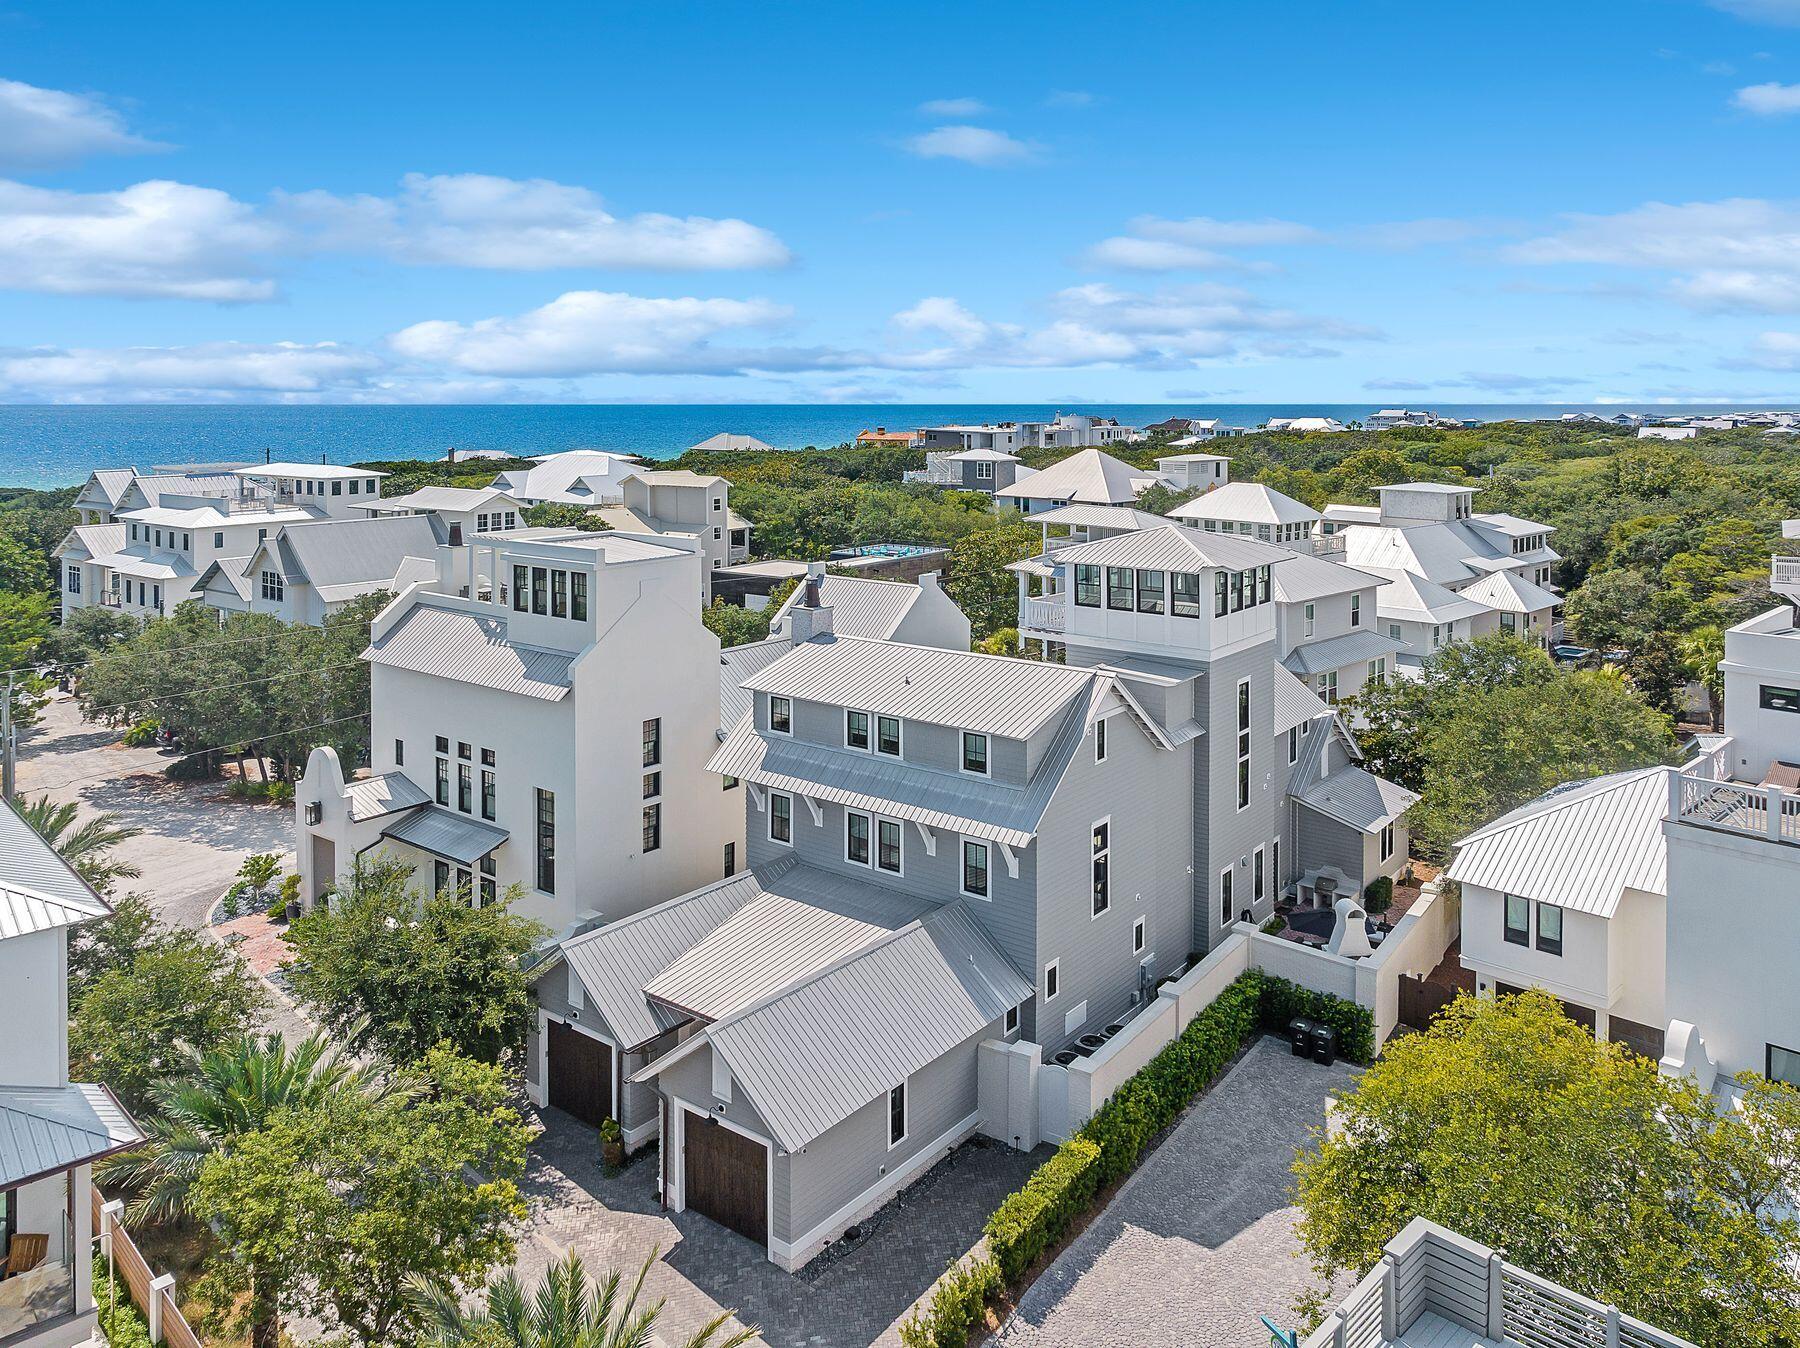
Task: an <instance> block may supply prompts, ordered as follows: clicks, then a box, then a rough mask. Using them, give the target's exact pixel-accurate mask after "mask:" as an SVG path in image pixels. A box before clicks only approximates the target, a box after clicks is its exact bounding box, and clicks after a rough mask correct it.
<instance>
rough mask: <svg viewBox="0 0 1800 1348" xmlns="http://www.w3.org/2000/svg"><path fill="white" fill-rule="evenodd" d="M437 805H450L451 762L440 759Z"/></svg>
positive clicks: (438, 765)
mask: <svg viewBox="0 0 1800 1348" xmlns="http://www.w3.org/2000/svg"><path fill="white" fill-rule="evenodd" d="M437 803H438V804H439V805H448V804H449V803H450V760H449V759H447V758H440V759H438V761H437Z"/></svg>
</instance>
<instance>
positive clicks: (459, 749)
mask: <svg viewBox="0 0 1800 1348" xmlns="http://www.w3.org/2000/svg"><path fill="white" fill-rule="evenodd" d="M474 752H475V748H474V746H473V745H471V744H470V743H469V742H468V741H467V740H458V741H457V742H456V756H457V757H458V758H467V757H469V756H470V755H471V754H473V753H474Z"/></svg>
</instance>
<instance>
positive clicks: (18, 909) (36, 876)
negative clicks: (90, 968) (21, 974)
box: [0, 802, 112, 941]
mask: <svg viewBox="0 0 1800 1348" xmlns="http://www.w3.org/2000/svg"><path fill="white" fill-rule="evenodd" d="M110 912H112V908H111V907H110V906H108V904H107V902H106V900H104V899H102V898H101V897H100V896H99V895H98V894H97V893H95V892H94V890H93V888H92V887H91V886H90V885H89V884H88V883H87V881H85V880H83V879H82V878H81V877H80V876H79V875H77V874H76V873H75V871H74V869H73V868H72V867H71V866H70V865H69V863H68V862H66V861H64V860H63V859H62V857H60V856H59V855H57V852H56V849H55V848H53V847H51V846H50V844H49V843H47V842H45V841H44V840H43V839H42V838H41V837H39V836H38V834H37V832H36V830H34V829H33V828H32V827H31V825H30V824H27V823H26V822H25V821H24V820H23V819H21V818H20V817H19V814H18V812H17V811H16V810H15V809H13V808H12V807H11V806H9V805H7V804H6V803H4V802H0V941H3V940H6V939H8V938H10V937H14V936H28V935H30V934H31V933H33V932H40V931H54V930H55V929H56V928H58V927H72V926H74V925H75V924H77V923H79V922H86V921H88V920H89V919H91V918H96V917H105V916H106V915H107V914H108V913H110Z"/></svg>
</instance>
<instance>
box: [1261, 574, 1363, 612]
mask: <svg viewBox="0 0 1800 1348" xmlns="http://www.w3.org/2000/svg"><path fill="white" fill-rule="evenodd" d="M1263 570H1265V571H1267V570H1268V568H1267V567H1264V568H1263ZM1350 625H1351V626H1352V627H1361V626H1362V596H1361V595H1360V594H1353V595H1351V596H1350Z"/></svg>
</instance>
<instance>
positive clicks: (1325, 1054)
mask: <svg viewBox="0 0 1800 1348" xmlns="http://www.w3.org/2000/svg"><path fill="white" fill-rule="evenodd" d="M1311 1039H1312V1056H1313V1061H1314V1062H1316V1063H1322V1064H1323V1065H1324V1066H1326V1067H1330V1066H1331V1064H1332V1063H1334V1062H1336V1061H1337V1031H1336V1030H1334V1029H1332V1028H1331V1026H1329V1025H1315V1026H1313V1027H1312V1035H1311Z"/></svg>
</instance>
